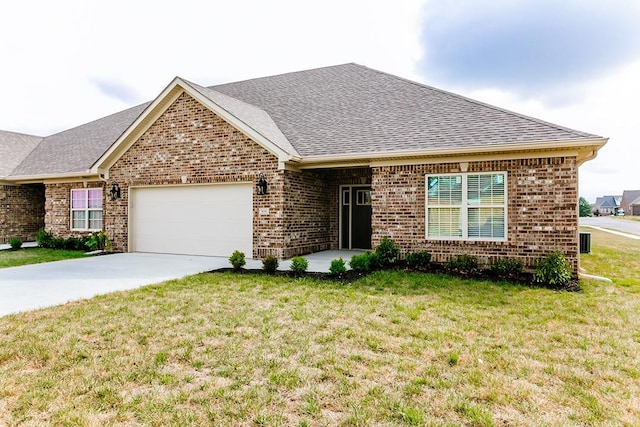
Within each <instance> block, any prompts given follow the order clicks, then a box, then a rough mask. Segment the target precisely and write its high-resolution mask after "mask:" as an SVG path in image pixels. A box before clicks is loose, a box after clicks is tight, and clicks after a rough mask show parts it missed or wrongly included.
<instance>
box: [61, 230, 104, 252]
mask: <svg viewBox="0 0 640 427" xmlns="http://www.w3.org/2000/svg"><path fill="white" fill-rule="evenodd" d="M69 240H70V239H69ZM75 244H76V245H78V246H86V247H87V248H89V249H90V250H92V251H97V250H104V249H107V248H108V247H110V246H111V241H110V240H109V237H108V236H107V233H105V232H104V231H97V232H95V233H91V234H89V236H88V237H87V238H85V239H84V240H83V239H78V241H77V242H75ZM78 249H82V247H78Z"/></svg>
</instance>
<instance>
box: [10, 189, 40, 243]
mask: <svg viewBox="0 0 640 427" xmlns="http://www.w3.org/2000/svg"><path fill="white" fill-rule="evenodd" d="M43 227H44V186H43V185H41V184H34V185H0V243H7V242H9V240H10V239H12V238H14V237H17V238H18V239H20V240H22V241H23V242H26V241H31V240H34V238H35V235H36V233H37V232H38V230H39V229H41V228H43Z"/></svg>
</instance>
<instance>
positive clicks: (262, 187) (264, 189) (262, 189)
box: [256, 172, 267, 196]
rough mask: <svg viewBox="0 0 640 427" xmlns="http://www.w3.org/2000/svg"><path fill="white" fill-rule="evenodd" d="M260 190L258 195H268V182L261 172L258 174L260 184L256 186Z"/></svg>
mask: <svg viewBox="0 0 640 427" xmlns="http://www.w3.org/2000/svg"><path fill="white" fill-rule="evenodd" d="M256 187H257V188H258V194H259V195H260V196H262V195H265V194H267V180H266V179H265V178H264V174H263V173H262V172H260V173H259V174H258V183H257V184H256Z"/></svg>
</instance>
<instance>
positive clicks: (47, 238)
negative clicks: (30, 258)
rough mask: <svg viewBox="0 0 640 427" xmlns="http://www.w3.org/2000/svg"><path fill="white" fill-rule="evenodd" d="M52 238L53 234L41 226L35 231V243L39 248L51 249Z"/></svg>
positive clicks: (52, 246)
mask: <svg viewBox="0 0 640 427" xmlns="http://www.w3.org/2000/svg"><path fill="white" fill-rule="evenodd" d="M54 239H55V237H53V234H51V233H49V232H48V231H46V230H45V229H44V228H41V229H40V230H38V232H37V233H36V243H37V244H38V246H40V247H41V248H47V249H53V248H54Z"/></svg>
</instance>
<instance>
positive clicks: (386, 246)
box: [375, 236, 400, 268]
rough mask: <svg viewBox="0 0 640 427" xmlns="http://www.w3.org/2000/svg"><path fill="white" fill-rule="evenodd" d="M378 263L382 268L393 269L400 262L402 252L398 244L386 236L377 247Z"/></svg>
mask: <svg viewBox="0 0 640 427" xmlns="http://www.w3.org/2000/svg"><path fill="white" fill-rule="evenodd" d="M375 254H376V257H377V259H376V261H377V262H376V263H377V264H378V267H380V268H387V267H391V266H392V265H393V264H395V262H396V261H397V260H398V255H399V254H400V250H399V249H398V245H397V244H396V242H394V241H393V240H391V239H390V238H389V237H387V236H385V237H383V238H382V241H380V244H379V245H378V246H376V250H375Z"/></svg>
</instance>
